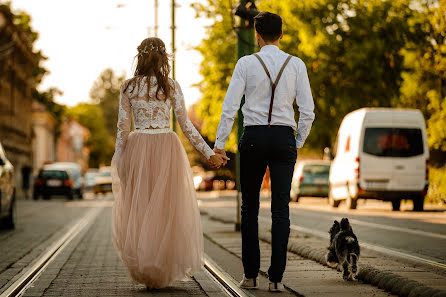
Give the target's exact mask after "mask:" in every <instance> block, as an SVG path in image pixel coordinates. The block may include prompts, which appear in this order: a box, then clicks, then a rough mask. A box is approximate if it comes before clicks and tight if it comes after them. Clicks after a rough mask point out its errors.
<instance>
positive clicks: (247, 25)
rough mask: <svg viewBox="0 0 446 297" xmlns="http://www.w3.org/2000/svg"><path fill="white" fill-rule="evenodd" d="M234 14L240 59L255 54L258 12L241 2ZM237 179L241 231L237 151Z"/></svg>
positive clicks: (252, 5)
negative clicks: (236, 21) (255, 31)
mask: <svg viewBox="0 0 446 297" xmlns="http://www.w3.org/2000/svg"><path fill="white" fill-rule="evenodd" d="M233 13H234V14H235V15H236V16H239V17H240V19H239V20H240V25H239V26H238V27H237V28H236V29H235V30H236V33H237V56H238V58H239V59H240V58H241V57H243V56H246V55H250V54H252V53H254V17H255V16H256V15H257V13H258V11H257V8H256V6H255V3H254V1H247V0H241V1H240V5H239V6H237V7H236V8H235V9H234V10H233ZM244 102H245V97H244V96H243V98H242V104H241V105H240V109H239V110H238V113H237V114H238V117H237V125H238V129H237V143H239V142H240V138H241V137H242V134H243V113H242V111H241V106H242V105H243V104H244ZM236 174H237V176H236V179H237V220H236V223H235V230H236V231H240V227H241V218H240V212H241V200H242V199H241V198H242V193H241V185H240V153H239V152H238V151H237V155H236Z"/></svg>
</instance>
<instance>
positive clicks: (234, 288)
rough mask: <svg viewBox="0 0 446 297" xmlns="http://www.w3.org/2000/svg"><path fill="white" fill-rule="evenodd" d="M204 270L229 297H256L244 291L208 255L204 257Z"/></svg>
mask: <svg viewBox="0 0 446 297" xmlns="http://www.w3.org/2000/svg"><path fill="white" fill-rule="evenodd" d="M204 268H205V269H206V271H207V272H208V275H209V277H210V278H211V279H213V280H214V281H215V282H217V283H218V284H219V285H220V286H221V288H222V289H223V291H224V292H225V293H226V294H227V295H228V296H233V297H254V295H252V294H251V293H249V292H246V291H244V290H242V289H241V288H240V287H239V286H238V284H237V282H236V281H235V280H234V279H233V278H232V277H231V276H230V275H229V274H228V273H226V272H225V271H224V270H223V269H222V268H220V267H219V266H218V264H217V263H215V262H214V261H213V260H212V259H211V258H210V257H209V256H208V255H205V257H204Z"/></svg>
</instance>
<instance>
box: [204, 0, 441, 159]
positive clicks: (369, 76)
mask: <svg viewBox="0 0 446 297" xmlns="http://www.w3.org/2000/svg"><path fill="white" fill-rule="evenodd" d="M421 1H426V2H432V1H429V0H420V1H412V0H393V1H390V0H287V1H285V0H263V1H261V2H260V1H258V2H257V3H258V6H259V9H260V10H268V11H272V12H275V13H278V14H280V15H281V16H282V17H283V20H284V25H283V29H284V33H285V36H284V39H283V40H282V42H281V48H282V49H283V50H284V51H286V52H289V53H290V54H293V55H295V56H298V57H300V58H301V59H302V60H303V61H304V62H305V64H306V66H307V70H308V75H309V77H310V83H311V87H312V93H313V97H314V101H315V112H316V120H315V122H314V125H313V128H312V133H310V136H309V138H308V140H307V145H306V147H308V146H309V147H312V148H313V149H315V150H317V151H322V148H323V147H325V146H330V145H331V144H332V143H333V142H334V139H335V137H336V131H337V129H338V127H339V124H340V122H341V121H342V119H343V117H344V116H345V115H346V114H347V113H349V112H351V111H353V110H355V109H358V108H362V107H377V106H379V107H392V106H406V107H408V106H409V105H408V104H407V102H406V103H405V101H404V100H403V98H402V97H403V96H402V95H401V94H402V93H404V88H407V85H405V80H408V79H409V77H408V75H407V57H406V56H407V54H408V52H409V50H410V49H411V48H415V49H416V50H419V51H420V52H421V53H425V51H424V48H425V47H426V44H427V42H426V41H428V40H432V37H429V35H430V34H432V32H434V31H435V30H436V31H435V32H437V33H436V35H435V34H434V35H435V36H437V37H436V38H434V39H435V42H436V43H437V44H441V45H442V46H443V45H444V34H441V32H445V30H444V27H441V26H440V25H439V24H440V23H441V22H443V23H442V24H444V21H442V20H443V19H444V13H443V14H441V11H443V12H444V4H440V6H439V8H438V10H437V13H436V14H435V15H437V18H435V17H432V15H431V16H426V15H425V14H423V13H422V9H419V6H420V5H421V4H423V3H421ZM440 2H442V3H444V0H441V1H440ZM417 3H418V4H420V5H418V6H417V5H416V4H417ZM228 5H229V4H228V2H227V1H218V0H209V1H208V5H207V6H206V7H203V6H200V5H196V9H197V15H198V16H206V17H208V18H212V19H213V20H214V23H213V24H212V25H211V26H210V27H209V28H208V32H207V37H206V38H205V39H204V40H203V41H202V43H201V44H200V46H199V47H198V50H199V51H200V52H201V53H202V55H203V58H204V61H203V63H202V64H201V74H202V75H203V81H202V82H201V84H200V86H201V90H202V92H203V98H202V101H201V102H200V103H199V114H200V116H201V117H202V118H203V122H204V126H203V133H204V134H205V135H207V136H208V137H209V138H210V139H212V140H213V139H215V132H216V127H217V124H218V120H219V115H220V111H221V102H222V100H223V98H224V94H225V91H226V88H227V85H228V82H229V80H230V76H231V74H232V71H233V67H234V63H235V56H234V55H235V35H234V33H233V31H232V23H231V17H230V14H229V9H230V7H229V6H228ZM423 5H426V4H423ZM440 15H441V17H440ZM442 18H443V19H442ZM427 19H430V21H429V22H431V23H432V22H437V23H438V24H436V25H434V24H432V25H431V26H427V27H426V24H425V23H427ZM437 19H438V20H437ZM436 20H437V21H436ZM434 26H436V27H435V28H436V29H435V30H432V29H429V28H431V27H434ZM429 30H430V31H429ZM439 38H440V39H441V40H439ZM435 42H434V43H435ZM439 47H440V46H439ZM427 48H429V47H427ZM437 51H438V50H437ZM428 56H429V57H431V55H428ZM437 56H438V55H437ZM414 59H418V60H419V56H415V57H414ZM420 63H422V62H420ZM429 65H439V62H438V61H437V60H432V63H430V64H429ZM440 65H441V63H440ZM426 73H427V72H426ZM430 73H432V71H430ZM411 79H412V80H413V81H414V84H415V85H416V84H419V82H420V79H423V77H422V76H421V74H420V73H418V77H414V76H412V77H411ZM434 89H438V88H434ZM429 90H432V88H429ZM429 94H431V96H433V97H432V98H434V97H435V96H437V95H434V94H433V93H432V92H430V93H429ZM435 94H437V93H435ZM426 96H427V93H426ZM413 97H416V96H415V95H413V96H412V98H413ZM437 97H438V98H440V99H441V98H444V97H441V96H437ZM437 97H435V98H437ZM440 99H439V100H436V99H432V100H430V101H429V102H431V103H430V105H427V104H426V102H427V101H426V99H421V100H419V101H420V103H419V104H418V103H417V104H416V106H422V105H423V104H424V105H425V107H424V109H431V110H433V109H435V112H434V114H435V116H432V119H433V120H431V117H429V121H428V124H429V126H431V127H434V126H435V127H437V129H436V130H429V131H431V132H430V135H432V136H433V135H438V134H442V133H443V132H442V131H444V130H441V128H440V129H439V128H438V127H443V126H444V125H443V126H441V125H440V124H435V125H434V124H433V122H434V121H435V123H443V122H442V121H443V119H444V116H442V115H441V113H439V112H438V111H439V110H438V108H439V107H440V105H441V104H444V103H443V102H444V100H443V101H442V100H440ZM412 105H414V104H412ZM429 129H430V128H429ZM234 139H235V137H234V135H233V137H232V139H231V140H232V142H231V145H230V147H233V146H234V142H233V140H234ZM431 139H434V138H432V137H431ZM432 141H434V140H430V144H431V145H434V143H433V142H432Z"/></svg>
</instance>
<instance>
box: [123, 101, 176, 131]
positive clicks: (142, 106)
mask: <svg viewBox="0 0 446 297" xmlns="http://www.w3.org/2000/svg"><path fill="white" fill-rule="evenodd" d="M130 103H131V105H132V109H133V114H134V115H135V117H134V118H135V119H134V120H135V128H137V129H144V128H149V127H152V128H167V127H170V107H171V103H170V100H169V99H167V100H166V101H160V100H141V99H132V100H130Z"/></svg>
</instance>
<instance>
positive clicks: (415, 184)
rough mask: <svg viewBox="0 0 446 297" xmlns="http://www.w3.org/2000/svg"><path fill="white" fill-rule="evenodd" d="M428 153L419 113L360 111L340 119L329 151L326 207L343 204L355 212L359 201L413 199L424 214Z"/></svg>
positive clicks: (394, 202) (395, 203)
mask: <svg viewBox="0 0 446 297" xmlns="http://www.w3.org/2000/svg"><path fill="white" fill-rule="evenodd" d="M428 163H429V150H428V146H427V135H426V125H425V121H424V117H423V115H422V113H421V112H420V111H419V110H411V109H392V108H362V109H358V110H356V111H353V112H351V113H349V114H348V115H346V116H345V118H344V119H343V121H342V123H341V126H340V128H339V132H338V136H337V140H336V144H335V147H334V159H333V162H332V164H331V168H330V175H329V184H330V186H329V203H330V205H331V206H333V207H338V206H339V203H340V202H341V201H342V200H346V202H347V207H348V208H350V209H355V208H356V204H357V201H358V199H359V198H364V199H379V200H384V201H391V202H392V207H393V210H399V209H400V204H401V199H412V200H413V205H414V206H413V209H414V210H416V211H421V210H423V204H424V197H425V195H426V192H427V188H428V174H429V172H428Z"/></svg>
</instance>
